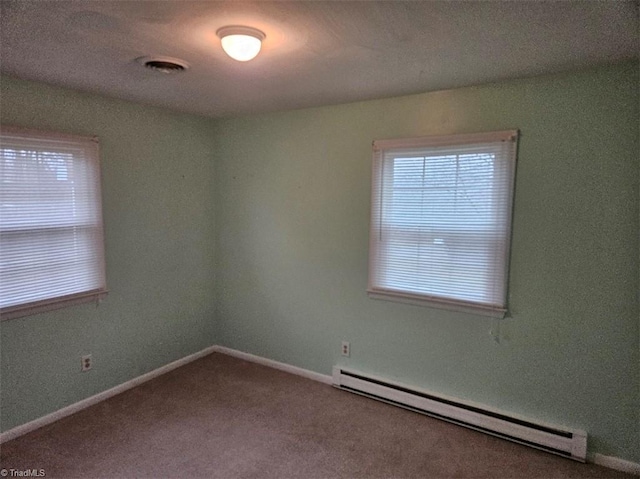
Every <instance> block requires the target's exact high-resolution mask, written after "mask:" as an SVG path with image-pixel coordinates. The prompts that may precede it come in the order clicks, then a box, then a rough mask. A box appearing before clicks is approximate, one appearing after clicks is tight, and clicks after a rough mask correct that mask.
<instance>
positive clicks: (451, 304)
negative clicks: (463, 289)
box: [367, 289, 507, 319]
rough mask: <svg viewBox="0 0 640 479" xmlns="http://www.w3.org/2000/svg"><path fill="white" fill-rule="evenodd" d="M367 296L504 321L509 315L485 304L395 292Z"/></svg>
mask: <svg viewBox="0 0 640 479" xmlns="http://www.w3.org/2000/svg"><path fill="white" fill-rule="evenodd" d="M367 294H368V296H369V298H371V299H381V300H383V301H393V302H397V303H405V304H413V305H415V306H426V307H430V308H438V309H446V310H449V311H458V312H461V313H469V314H477V315H480V316H490V317H492V318H499V319H502V318H504V317H505V315H506V314H507V310H506V309H504V308H501V307H498V306H488V305H484V304H477V303H471V302H466V301H455V300H446V299H441V298H435V297H430V296H418V295H413V294H409V293H399V292H395V291H384V290H371V289H370V290H368V291H367Z"/></svg>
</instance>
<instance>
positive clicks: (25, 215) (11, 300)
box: [0, 125, 108, 320]
mask: <svg viewBox="0 0 640 479" xmlns="http://www.w3.org/2000/svg"><path fill="white" fill-rule="evenodd" d="M56 155H58V156H57V157H56ZM45 158H48V159H49V160H47V159H45ZM0 161H3V162H4V163H2V164H0V188H4V190H5V191H4V192H0V282H1V283H0V295H2V297H0V319H1V320H8V319H13V318H18V317H22V316H28V315H33V314H38V313H42V312H45V311H50V310H55V309H59V308H63V307H67V306H71V305H74V304H80V303H87V302H94V301H95V302H99V301H100V300H102V299H103V298H104V297H105V296H106V294H107V293H108V290H107V286H106V272H105V259H104V234H103V222H102V196H101V188H100V186H101V185H100V183H101V175H100V158H99V142H98V139H97V138H96V137H87V136H77V135H68V134H63V133H57V132H50V131H40V130H32V129H26V128H21V127H15V126H7V125H2V127H1V129H0ZM30 161H35V162H37V165H38V166H35V167H34V166H33V163H31V164H29V163H28V162H30ZM47 161H49V163H48V164H47ZM52 162H53V163H52ZM80 162H81V163H80ZM45 164H47V166H46V167H43V166H42V165H45ZM51 165H54V166H51ZM55 165H59V166H55ZM60 165H61V166H60ZM70 165H73V166H70ZM55 168H59V169H55ZM69 168H71V170H69ZM53 169H55V172H56V173H55V174H56V175H60V176H59V177H58V176H56V178H55V180H52V177H51V173H50V172H51V171H53ZM25 171H26V172H27V173H22V172H25ZM68 171H70V173H69V174H71V175H72V177H71V179H68V178H67V177H66V175H67V172H68ZM44 172H49V173H46V174H45V173H44ZM20 175H22V176H20ZM25 175H26V176H25ZM47 175H49V176H47ZM25 177H28V178H29V180H28V181H26V180H25V179H24V178H25ZM16 178H18V179H16ZM59 180H60V185H58V183H57V182H58V181H59ZM63 180H64V182H63ZM16 181H19V182H22V183H19V186H15V182H16ZM25 181H26V182H27V188H24V185H23V183H25ZM67 181H68V182H67ZM12 182H14V187H13V188H11V183H12ZM40 185H43V186H40ZM49 192H51V193H49ZM34 197H38V198H39V199H38V200H37V201H36V200H33V198H34ZM42 198H44V199H42ZM62 198H64V199H62ZM69 198H71V199H69ZM39 202H41V203H42V206H40V205H39ZM61 245H62V246H61ZM67 245H72V246H71V247H69V246H67ZM3 246H4V248H3ZM3 250H4V251H3ZM3 253H4V254H3ZM52 264H55V265H60V266H53V267H52Z"/></svg>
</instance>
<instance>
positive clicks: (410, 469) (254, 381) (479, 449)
mask: <svg viewBox="0 0 640 479" xmlns="http://www.w3.org/2000/svg"><path fill="white" fill-rule="evenodd" d="M0 458H1V462H2V464H1V467H2V468H4V469H14V470H19V471H22V470H25V469H37V470H40V469H42V470H43V471H44V472H45V474H46V478H54V477H55V478H105V479H106V478H164V477H172V478H185V479H187V478H223V479H227V478H228V479H232V478H259V479H262V478H303V479H304V478H326V479H330V478H433V479H436V478H491V479H493V478H518V479H520V478H544V479H552V478H602V479H606V478H625V477H626V478H631V477H634V476H631V475H627V474H623V473H621V472H617V471H613V470H611V469H606V468H603V467H599V466H595V465H592V464H580V463H577V462H574V461H571V460H568V459H565V458H561V457H558V456H554V455H551V454H548V453H545V452H542V451H537V450H535V449H531V448H528V447H525V446H521V445H518V444H513V443H511V442H508V441H505V440H502V439H498V438H494V437H491V436H488V435H485V434H482V433H479V432H476V431H472V430H469V429H465V428H463V427H460V426H456V425H452V424H449V423H446V422H444V421H440V420H437V419H433V418H430V417H426V416H423V415H420V414H417V413H413V412H410V411H406V410H404V409H400V408H397V407H394V406H390V405H387V404H383V403H380V402H377V401H374V400H371V399H367V398H364V397H360V396H357V395H354V394H351V393H348V392H344V391H340V390H337V389H335V388H332V387H331V386H328V385H325V384H321V383H318V382H315V381H311V380H308V379H304V378H301V377H298V376H294V375H291V374H287V373H284V372H281V371H277V370H274V369H271V368H267V367H264V366H260V365H257V364H253V363H249V362H246V361H242V360H239V359H235V358H231V357H228V356H225V355H222V354H215V353H214V354H211V355H209V356H207V357H205V358H202V359H200V360H198V361H194V362H193V363H190V364H188V365H186V366H184V367H181V368H179V369H176V370H174V371H172V372H170V373H168V374H165V375H163V376H162V377H159V378H157V379H154V380H152V381H150V382H147V383H145V384H143V385H141V386H139V387H137V388H134V389H131V390H129V391H127V392H125V393H123V394H120V395H118V396H115V397H113V398H110V399H108V400H106V401H104V402H102V403H100V404H97V405H95V406H92V407H91V408H88V409H85V410H83V411H81V412H79V413H77V414H74V415H73V416H69V417H67V418H65V419H62V420H60V421H58V422H56V423H54V424H51V425H49V426H46V427H43V428H41V429H39V430H37V431H34V432H32V433H30V434H27V435H25V436H22V437H19V438H17V439H14V440H13V441H9V442H7V443H5V444H3V445H2V448H1V451H0ZM636 479H637V478H636Z"/></svg>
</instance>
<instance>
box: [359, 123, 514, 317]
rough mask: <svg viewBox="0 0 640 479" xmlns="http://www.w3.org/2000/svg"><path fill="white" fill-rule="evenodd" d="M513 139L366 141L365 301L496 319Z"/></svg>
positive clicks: (503, 274)
mask: <svg viewBox="0 0 640 479" xmlns="http://www.w3.org/2000/svg"><path fill="white" fill-rule="evenodd" d="M517 140H518V132H517V130H514V131H501V132H492V133H482V134H471V135H450V136H438V137H424V138H412V139H401V140H379V141H375V142H374V144H373V181H372V208H371V231H370V246H369V248H370V249H369V286H368V292H369V295H370V296H371V297H374V298H379V299H390V300H397V301H405V302H410V303H417V304H426V305H432V306H436V307H443V308H449V309H456V310H463V311H471V312H476V313H479V314H486V315H490V316H497V317H502V316H504V314H505V312H506V308H507V304H506V302H507V301H506V300H507V279H508V262H509V247H510V237H511V209H512V202H513V186H514V175H515V164H516V149H517Z"/></svg>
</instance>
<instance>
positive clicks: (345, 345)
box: [342, 341, 351, 357]
mask: <svg viewBox="0 0 640 479" xmlns="http://www.w3.org/2000/svg"><path fill="white" fill-rule="evenodd" d="M342 355H343V356H346V357H349V356H351V345H350V344H349V341H342Z"/></svg>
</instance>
